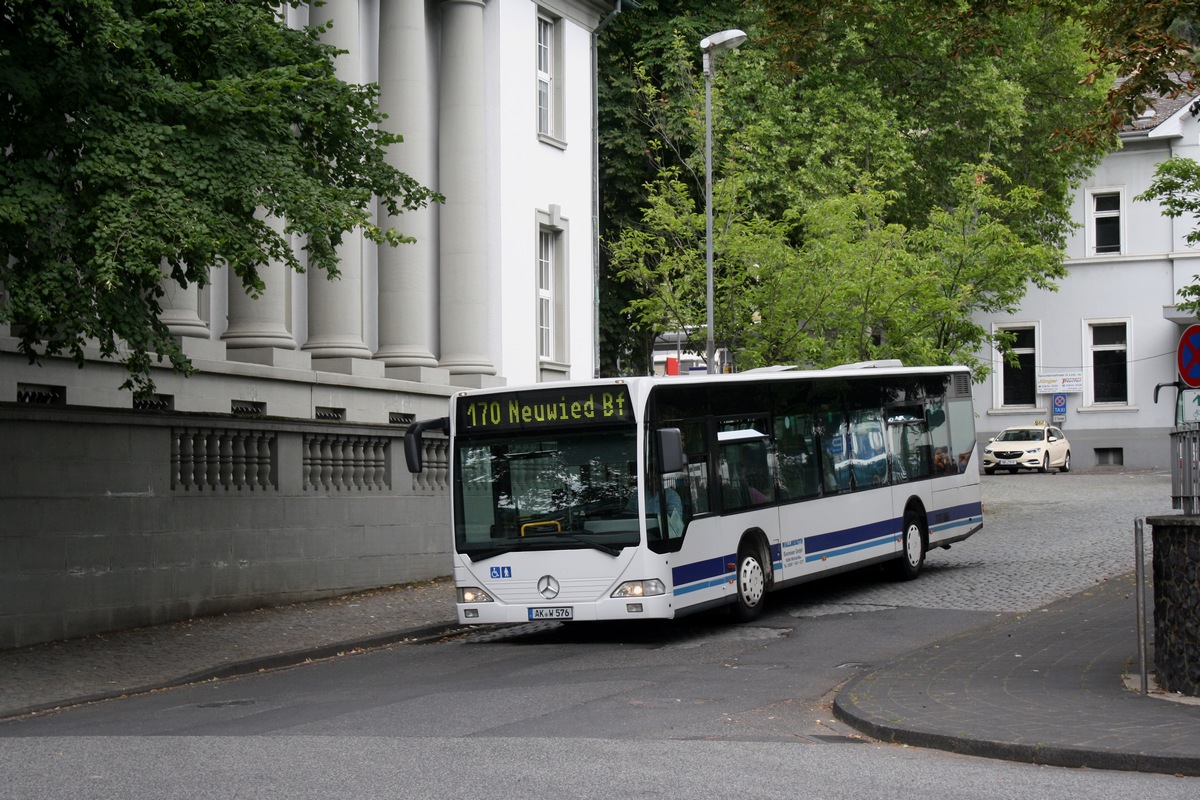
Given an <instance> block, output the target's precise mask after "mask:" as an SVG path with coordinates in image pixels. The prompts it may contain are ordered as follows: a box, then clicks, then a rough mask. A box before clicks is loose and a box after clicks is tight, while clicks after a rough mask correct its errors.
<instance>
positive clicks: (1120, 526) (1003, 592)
mask: <svg viewBox="0 0 1200 800" xmlns="http://www.w3.org/2000/svg"><path fill="white" fill-rule="evenodd" d="M982 495H983V530H982V531H980V532H979V533H978V534H976V535H975V536H973V537H971V538H970V539H968V540H966V541H965V542H960V543H957V544H955V545H952V546H951V548H950V549H949V550H942V549H937V550H933V551H932V552H930V553H929V554H928V555H927V556H926V559H925V568H924V570H923V571H922V573H921V577H920V578H919V579H918V580H915V581H908V582H900V583H893V582H881V581H872V582H866V581H864V582H856V581H847V582H846V584H845V586H844V587H842V588H837V587H831V588H828V589H826V588H825V587H824V585H822V590H821V591H820V592H819V593H818V594H816V595H814V597H812V598H811V599H809V600H808V603H807V604H806V606H805V607H803V608H799V609H797V610H796V611H795V612H794V613H795V614H796V615H797V616H808V615H816V614H823V613H837V612H838V611H839V610H842V608H843V607H844V606H845V607H848V608H857V609H861V608H863V607H869V606H870V605H873V604H874V605H879V606H883V607H896V606H909V607H917V608H952V609H961V610H970V611H996V612H1025V611H1031V610H1033V609H1035V608H1038V607H1039V606H1042V605H1045V604H1046V603H1050V602H1053V601H1055V600H1058V599H1059V598H1062V597H1066V596H1067V595H1070V594H1074V593H1076V592H1079V591H1082V590H1084V589H1088V588H1090V587H1092V586H1094V585H1095V584H1096V583H1098V582H1099V581H1101V580H1104V579H1105V578H1111V577H1114V576H1117V575H1123V574H1126V573H1129V572H1132V571H1133V570H1134V566H1135V557H1136V556H1135V552H1134V534H1133V529H1134V520H1135V519H1137V518H1139V517H1146V516H1153V515H1161V514H1172V513H1178V512H1173V511H1172V510H1171V476H1170V474H1169V473H1164V472H1116V471H1113V472H1091V473H1077V472H1072V473H1067V474H1060V473H1051V474H1048V475H1042V474H1038V473H1027V472H1020V473H1017V474H1015V475H1009V474H1003V475H990V476H984V477H983V485H982ZM1145 538H1146V542H1147V544H1146V551H1145V563H1146V568H1147V570H1149V564H1150V546H1149V539H1150V532H1149V530H1148V529H1147V531H1146V535H1145Z"/></svg>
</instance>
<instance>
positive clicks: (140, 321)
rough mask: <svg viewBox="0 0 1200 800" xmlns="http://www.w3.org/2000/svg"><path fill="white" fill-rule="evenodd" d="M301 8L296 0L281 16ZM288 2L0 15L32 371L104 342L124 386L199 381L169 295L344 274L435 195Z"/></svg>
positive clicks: (8, 161)
mask: <svg viewBox="0 0 1200 800" xmlns="http://www.w3.org/2000/svg"><path fill="white" fill-rule="evenodd" d="M287 1H288V2H289V4H291V5H293V6H295V5H298V4H299V3H300V0H287ZM278 8H279V4H278V3H277V2H276V0H236V1H235V0H210V1H209V2H203V3H202V2H189V0H7V1H6V2H5V3H4V12H3V14H0V87H3V88H2V89H0V91H2V92H3V94H4V95H5V99H6V103H5V105H4V108H3V110H2V111H0V143H2V145H3V147H4V149H5V155H4V159H3V161H2V162H0V286H2V287H3V291H4V294H3V297H2V299H0V321H6V322H9V323H12V325H13V330H14V333H15V334H16V335H17V336H18V337H19V340H20V349H21V352H22V353H24V354H26V355H28V356H29V358H30V359H31V360H36V359H37V358H39V357H41V356H44V355H56V354H64V353H65V354H69V355H71V356H73V357H74V359H75V360H76V361H77V362H78V363H79V364H80V366H82V365H83V363H84V347H85V345H86V344H88V343H93V342H94V343H97V344H98V346H99V349H100V353H101V355H102V356H103V357H105V358H115V359H119V360H121V361H123V362H124V363H125V365H126V366H127V368H128V372H129V378H128V380H127V381H126V383H125V384H124V385H123V387H122V388H131V389H133V390H135V391H136V392H139V393H146V392H149V391H151V390H152V389H153V382H152V380H151V379H150V368H151V364H152V363H153V361H154V359H157V360H158V361H160V362H161V361H162V360H163V359H164V358H166V359H168V360H169V361H170V363H171V365H172V366H173V367H174V368H175V369H178V370H181V371H184V372H187V371H189V370H190V364H189V362H188V360H187V359H186V357H184V355H183V354H182V353H181V352H180V349H179V346H178V344H177V343H176V342H175V341H174V340H173V339H172V338H171V336H170V333H169V331H168V330H167V328H166V326H165V325H164V324H163V323H162V322H161V320H160V319H159V313H160V311H161V305H160V300H161V298H162V297H163V287H162V283H163V281H164V278H167V279H169V280H171V281H175V282H177V283H179V284H181V285H188V284H199V285H203V284H204V283H206V282H207V280H208V270H209V268H210V267H212V266H213V265H216V264H220V263H223V264H226V265H228V267H229V268H230V269H231V270H232V271H233V272H234V273H235V274H236V275H237V276H238V277H239V278H240V280H241V282H242V284H243V286H244V287H245V288H246V290H247V291H248V292H250V293H252V294H254V293H257V292H261V291H262V289H263V285H262V282H261V281H260V280H259V277H258V271H257V270H258V265H260V264H263V263H265V262H267V261H268V260H271V259H274V260H278V261H281V262H284V263H286V264H288V265H289V266H291V267H292V268H293V269H297V270H299V269H301V268H302V266H303V265H302V264H301V262H300V261H299V260H298V258H297V256H296V254H295V253H294V252H293V251H292V249H291V247H290V246H289V244H288V241H287V239H285V238H284V237H283V236H281V235H280V234H279V233H277V232H276V231H274V230H273V229H272V228H271V226H270V224H268V221H267V220H266V219H264V217H266V216H272V217H275V218H277V219H279V220H283V221H284V223H285V224H284V233H285V234H295V235H297V236H303V237H304V240H305V242H306V244H305V247H304V249H305V251H306V252H307V263H308V267H309V268H311V269H319V270H325V271H326V272H327V273H328V274H329V277H330V278H331V279H332V278H335V277H336V276H337V257H336V254H335V248H336V246H337V245H338V244H339V243H340V241H341V239H342V236H343V234H345V233H346V232H347V231H351V230H356V229H357V230H361V231H362V232H363V233H364V235H365V236H366V237H367V238H368V239H370V240H372V241H375V242H380V243H387V244H391V245H395V244H398V243H401V242H403V241H406V237H404V236H403V235H402V234H401V233H400V232H399V231H396V230H394V229H384V228H381V227H380V226H379V225H378V224H376V222H375V221H374V220H373V219H372V210H373V207H374V202H375V201H374V198H376V197H378V198H379V200H380V203H381V206H382V207H383V208H384V209H386V210H387V211H388V213H390V214H398V213H401V212H402V211H403V210H406V209H413V208H417V207H420V206H422V205H424V204H426V203H428V202H430V201H434V200H437V199H438V198H437V196H436V195H435V194H433V193H432V192H431V191H430V190H428V189H426V188H424V187H422V186H420V185H419V184H417V183H416V182H415V181H414V180H413V179H412V178H410V177H409V176H407V175H405V174H403V173H401V172H399V171H397V170H396V169H395V168H393V167H391V166H390V165H389V164H388V163H387V162H386V161H385V160H384V152H385V150H386V148H387V147H389V146H391V145H395V144H396V143H398V142H399V141H401V138H400V137H399V136H396V135H393V134H390V133H387V132H385V131H382V130H380V129H379V128H378V123H379V122H380V121H381V118H380V114H379V112H378V108H377V103H376V99H377V91H376V88H375V87H373V86H354V85H349V84H346V83H344V82H343V81H340V80H338V79H337V77H336V75H335V74H334V68H333V63H332V62H333V57H334V55H335V54H336V51H335V50H333V49H332V48H331V47H329V46H326V45H323V44H322V43H321V42H320V39H319V34H320V33H321V31H320V30H316V29H308V30H294V29H289V28H288V27H286V25H284V24H283V22H282V20H281V19H280V18H279V16H278V14H277V12H278Z"/></svg>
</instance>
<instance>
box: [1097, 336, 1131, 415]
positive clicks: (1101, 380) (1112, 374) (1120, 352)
mask: <svg viewBox="0 0 1200 800" xmlns="http://www.w3.org/2000/svg"><path fill="white" fill-rule="evenodd" d="M1088 329H1089V330H1088V334H1089V336H1088V341H1089V342H1090V346H1091V367H1092V385H1091V390H1092V402H1093V403H1122V404H1127V403H1128V402H1129V345H1128V336H1127V329H1128V328H1127V325H1126V324H1125V323H1124V322H1091V323H1088Z"/></svg>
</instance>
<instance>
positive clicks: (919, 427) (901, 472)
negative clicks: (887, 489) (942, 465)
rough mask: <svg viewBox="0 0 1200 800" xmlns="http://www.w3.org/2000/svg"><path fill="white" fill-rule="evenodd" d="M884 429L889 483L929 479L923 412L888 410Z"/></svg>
mask: <svg viewBox="0 0 1200 800" xmlns="http://www.w3.org/2000/svg"><path fill="white" fill-rule="evenodd" d="M887 430H888V446H889V450H890V459H891V466H892V481H893V482H895V483H903V482H904V481H915V480H919V479H921V478H927V477H929V472H930V469H931V462H932V452H931V451H932V448H930V446H929V431H928V429H927V428H926V425H925V415H924V412H923V410H922V409H920V408H915V407H914V408H896V409H892V410H890V411H888V412H887Z"/></svg>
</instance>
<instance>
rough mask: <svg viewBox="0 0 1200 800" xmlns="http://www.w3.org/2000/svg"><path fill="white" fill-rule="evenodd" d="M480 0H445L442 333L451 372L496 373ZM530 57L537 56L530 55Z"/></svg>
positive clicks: (441, 153)
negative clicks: (489, 273)
mask: <svg viewBox="0 0 1200 800" xmlns="http://www.w3.org/2000/svg"><path fill="white" fill-rule="evenodd" d="M483 5H484V3H483V0H443V1H442V4H441V10H442V52H441V87H440V89H441V93H440V96H439V101H440V102H439V109H440V114H439V120H438V132H439V141H438V188H439V190H440V191H441V192H442V194H443V195H445V197H446V203H445V205H444V206H442V208H441V209H440V211H439V214H438V219H439V222H440V225H439V229H440V232H441V236H440V240H439V246H440V249H441V271H440V278H441V282H440V284H441V285H440V298H439V307H440V310H441V311H440V320H439V322H440V333H441V336H440V339H441V351H442V352H441V361H440V364H441V366H442V367H443V368H445V369H447V370H448V371H449V372H450V373H451V374H452V375H495V374H496V368H495V367H494V366H493V365H492V363H491V359H490V358H489V357H488V355H487V349H488V348H487V343H488V294H487V278H488V276H487V206H486V199H487V198H486V194H485V191H486V188H487V175H486V166H487V159H486V155H485V149H486V144H487V140H486V136H485V128H484V123H485V119H484V85H483V79H484V62H483ZM531 58H532V56H531Z"/></svg>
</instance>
